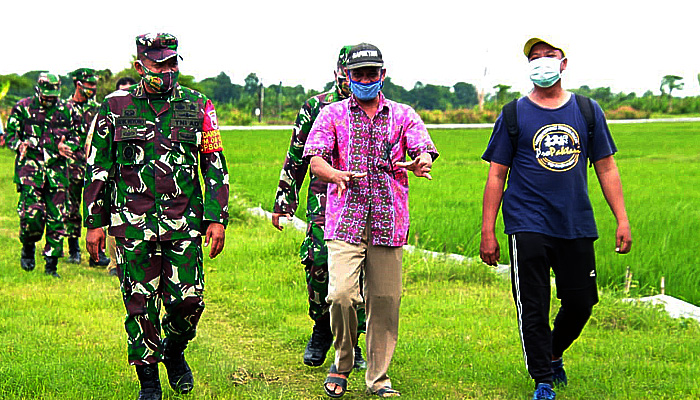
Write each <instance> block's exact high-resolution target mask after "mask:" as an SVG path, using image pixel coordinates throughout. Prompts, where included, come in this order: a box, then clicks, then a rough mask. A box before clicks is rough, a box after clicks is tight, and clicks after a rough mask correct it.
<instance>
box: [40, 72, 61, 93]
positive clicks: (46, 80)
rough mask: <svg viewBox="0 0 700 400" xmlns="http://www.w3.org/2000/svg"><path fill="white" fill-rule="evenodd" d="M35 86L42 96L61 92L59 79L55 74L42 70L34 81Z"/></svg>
mask: <svg viewBox="0 0 700 400" xmlns="http://www.w3.org/2000/svg"><path fill="white" fill-rule="evenodd" d="M36 87H37V88H38V89H39V94H41V95H42V96H59V95H60V94H61V80H60V79H58V76H57V75H55V74H50V73H48V72H42V73H41V74H39V79H37V81H36Z"/></svg>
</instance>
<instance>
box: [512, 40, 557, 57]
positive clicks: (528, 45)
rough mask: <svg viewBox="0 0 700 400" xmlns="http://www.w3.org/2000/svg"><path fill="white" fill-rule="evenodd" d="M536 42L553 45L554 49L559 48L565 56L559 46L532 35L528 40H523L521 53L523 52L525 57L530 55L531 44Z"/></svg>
mask: <svg viewBox="0 0 700 400" xmlns="http://www.w3.org/2000/svg"><path fill="white" fill-rule="evenodd" d="M537 43H545V44H548V45H550V46H552V47H554V48H555V49H557V50H560V51H561V53H562V55H563V56H564V57H566V53H564V50H562V48H561V47H557V46H555V45H553V44H552V43H551V42H549V41H547V40H544V39H540V38H538V37H533V38H531V39H530V40H528V41H527V42H525V47H523V53H525V57H530V50H532V46H534V45H536V44H537Z"/></svg>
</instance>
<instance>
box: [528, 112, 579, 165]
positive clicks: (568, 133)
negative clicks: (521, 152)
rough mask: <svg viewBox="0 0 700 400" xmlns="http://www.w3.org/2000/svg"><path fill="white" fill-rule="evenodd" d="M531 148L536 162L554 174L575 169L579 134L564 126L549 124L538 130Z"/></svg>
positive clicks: (577, 157)
mask: <svg viewBox="0 0 700 400" xmlns="http://www.w3.org/2000/svg"><path fill="white" fill-rule="evenodd" d="M532 148H533V150H534V151H535V158H537V162H538V163H540V165H541V166H543V167H544V168H546V169H548V170H550V171H555V172H564V171H568V170H570V169H571V168H573V167H575V166H576V164H578V159H579V155H580V154H581V142H580V138H579V134H578V132H576V129H574V128H572V127H571V126H569V125H566V124H551V125H545V126H543V127H542V128H540V130H539V131H537V133H536V134H535V136H534V137H533V139H532Z"/></svg>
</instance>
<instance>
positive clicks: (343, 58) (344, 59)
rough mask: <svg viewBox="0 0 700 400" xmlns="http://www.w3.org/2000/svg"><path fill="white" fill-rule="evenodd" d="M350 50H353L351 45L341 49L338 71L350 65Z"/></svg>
mask: <svg viewBox="0 0 700 400" xmlns="http://www.w3.org/2000/svg"><path fill="white" fill-rule="evenodd" d="M350 49H352V46H350V45H347V46H343V47H341V48H340V54H338V64H337V67H338V69H340V70H342V69H343V68H345V66H346V65H348V55H349V54H350Z"/></svg>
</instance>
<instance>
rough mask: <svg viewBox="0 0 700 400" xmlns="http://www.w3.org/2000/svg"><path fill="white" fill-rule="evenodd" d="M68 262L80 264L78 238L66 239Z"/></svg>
mask: <svg viewBox="0 0 700 400" xmlns="http://www.w3.org/2000/svg"><path fill="white" fill-rule="evenodd" d="M68 254H69V257H68V262H69V263H71V264H80V244H79V243H78V238H68Z"/></svg>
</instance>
